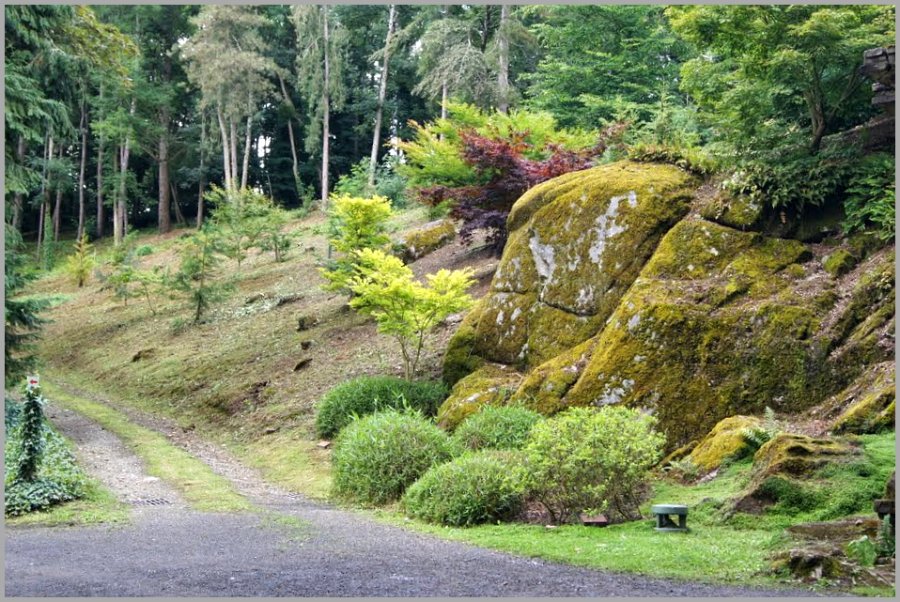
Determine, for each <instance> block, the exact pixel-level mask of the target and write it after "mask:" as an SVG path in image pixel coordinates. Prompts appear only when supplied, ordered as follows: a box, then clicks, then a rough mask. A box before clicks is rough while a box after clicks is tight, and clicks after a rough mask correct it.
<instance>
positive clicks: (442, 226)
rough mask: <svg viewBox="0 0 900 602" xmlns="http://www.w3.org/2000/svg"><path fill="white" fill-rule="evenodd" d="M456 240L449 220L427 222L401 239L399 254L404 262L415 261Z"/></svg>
mask: <svg viewBox="0 0 900 602" xmlns="http://www.w3.org/2000/svg"><path fill="white" fill-rule="evenodd" d="M454 238H456V228H455V227H454V226H453V222H452V221H451V220H449V219H442V220H437V221H433V222H429V223H427V224H425V225H424V226H422V227H421V228H417V229H416V230H413V231H412V232H409V233H408V234H406V236H404V237H403V241H402V242H401V243H400V253H401V256H402V257H403V259H404V261H415V260H416V259H419V258H421V257H425V256H426V255H428V254H429V253H432V252H434V251H437V250H438V249H440V248H441V247H443V246H444V245H446V244H447V243H449V242H451V241H452V240H453V239H454Z"/></svg>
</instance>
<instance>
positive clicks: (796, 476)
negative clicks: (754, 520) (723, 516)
mask: <svg viewBox="0 0 900 602" xmlns="http://www.w3.org/2000/svg"><path fill="white" fill-rule="evenodd" d="M860 455H861V450H860V448H859V446H858V444H857V443H856V442H854V441H851V440H848V439H841V438H837V437H823V438H813V437H807V436H805V435H797V434H791V433H780V434H778V435H776V436H775V437H774V438H773V439H771V440H770V441H768V442H767V443H766V444H765V445H763V446H762V447H760V448H759V449H758V450H757V452H756V453H755V454H754V456H753V472H752V475H751V478H750V483H749V484H748V485H747V487H746V488H745V490H744V491H743V493H742V494H741V495H740V496H738V498H737V499H736V500H735V502H734V506H733V508H734V510H735V511H739V512H747V513H759V512H762V511H764V510H765V509H766V508H767V507H769V506H771V505H773V504H775V503H778V502H785V500H793V501H792V502H791V503H792V504H793V505H795V506H796V505H801V506H802V505H803V503H804V502H803V499H802V498H804V497H808V498H809V499H810V500H812V499H813V497H812V496H811V495H810V494H809V493H808V492H809V491H810V490H809V488H808V485H807V484H806V482H807V481H808V480H809V479H811V478H812V477H814V476H815V474H816V472H817V471H818V470H819V469H821V468H823V467H824V466H826V465H827V464H832V463H835V462H849V461H851V460H854V459H856V458H858V457H859V456H860Z"/></svg>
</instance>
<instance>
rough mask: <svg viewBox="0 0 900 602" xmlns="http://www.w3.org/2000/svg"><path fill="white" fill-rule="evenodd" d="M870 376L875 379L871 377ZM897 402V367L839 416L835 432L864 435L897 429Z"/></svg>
mask: <svg viewBox="0 0 900 602" xmlns="http://www.w3.org/2000/svg"><path fill="white" fill-rule="evenodd" d="M867 376H868V377H871V374H869V375H867ZM867 380H868V379H867ZM895 398H896V389H895V385H894V371H893V366H888V369H887V370H883V371H880V373H878V374H877V376H876V377H875V378H874V380H872V381H869V382H868V386H867V387H866V389H865V390H863V391H861V392H860V394H859V397H858V398H857V399H856V400H855V401H854V402H853V403H851V404H850V405H849V406H848V407H847V408H846V409H845V410H844V411H843V412H842V413H841V415H840V416H838V418H837V420H835V422H834V426H832V427H831V431H832V432H833V433H836V434H841V433H856V434H864V433H877V432H881V431H885V430H890V429H893V428H894V404H895Z"/></svg>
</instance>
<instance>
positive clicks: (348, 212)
mask: <svg viewBox="0 0 900 602" xmlns="http://www.w3.org/2000/svg"><path fill="white" fill-rule="evenodd" d="M391 215H392V211H391V202H390V201H389V200H387V199H386V198H384V197H381V196H374V197H368V198H363V197H351V196H337V197H334V198H332V201H331V209H330V210H329V213H328V243H329V244H330V245H331V246H332V247H334V250H335V251H336V252H337V253H339V256H338V258H337V259H334V260H331V261H329V262H328V263H327V264H326V265H325V266H324V267H323V268H322V269H321V270H320V272H321V273H322V276H324V277H325V279H326V280H327V281H328V284H326V285H325V286H324V287H323V288H324V289H325V290H328V291H341V292H347V291H349V280H350V279H351V278H352V277H353V276H354V275H355V272H356V266H357V264H358V263H359V262H358V258H357V255H356V254H357V253H358V252H360V251H362V250H365V249H380V248H382V247H384V246H386V245H388V244H389V243H390V241H391V240H390V237H388V235H387V221H388V220H389V219H390V217H391Z"/></svg>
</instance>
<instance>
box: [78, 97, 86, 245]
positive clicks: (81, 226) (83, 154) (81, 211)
mask: <svg viewBox="0 0 900 602" xmlns="http://www.w3.org/2000/svg"><path fill="white" fill-rule="evenodd" d="M87 133H88V129H87V107H86V106H85V102H84V99H83V98H82V99H81V166H80V169H79V170H78V236H77V240H81V237H82V236H83V235H84V217H85V208H84V170H85V166H86V165H87V143H88V135H87Z"/></svg>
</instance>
